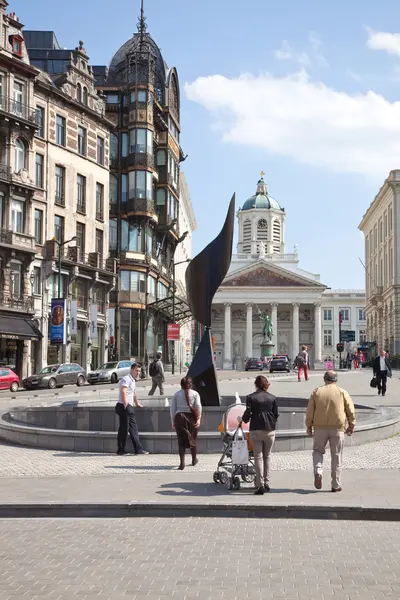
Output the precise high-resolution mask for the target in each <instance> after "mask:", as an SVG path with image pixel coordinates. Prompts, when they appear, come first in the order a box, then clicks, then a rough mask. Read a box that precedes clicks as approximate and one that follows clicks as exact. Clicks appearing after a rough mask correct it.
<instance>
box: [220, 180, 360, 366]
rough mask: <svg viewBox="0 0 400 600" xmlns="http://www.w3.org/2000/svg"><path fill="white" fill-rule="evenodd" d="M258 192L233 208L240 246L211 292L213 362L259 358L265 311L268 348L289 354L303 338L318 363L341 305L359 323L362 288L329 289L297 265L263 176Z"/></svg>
mask: <svg viewBox="0 0 400 600" xmlns="http://www.w3.org/2000/svg"><path fill="white" fill-rule="evenodd" d="M263 175H264V173H262V174H261V178H260V180H259V181H258V183H257V188H256V193H255V194H254V195H253V196H251V197H250V198H248V200H246V201H245V203H244V204H243V206H242V208H239V210H238V213H237V218H238V228H239V231H238V240H239V241H238V248H237V254H234V255H233V257H232V262H231V266H230V269H229V271H228V274H227V276H226V278H225V280H224V282H223V283H222V285H221V287H220V288H219V290H218V292H217V293H216V295H215V298H214V302H213V310H212V335H213V339H214V349H215V357H216V365H217V368H224V369H232V368H234V369H235V368H236V369H241V368H243V366H244V361H245V358H246V357H252V356H254V357H259V356H261V343H262V342H263V337H262V328H263V316H262V315H264V314H265V313H267V314H268V315H269V316H270V318H271V321H272V327H273V334H272V340H271V342H272V343H273V344H274V348H273V353H274V354H288V355H289V357H290V358H291V359H293V358H294V357H295V356H296V355H297V354H298V352H299V349H300V348H301V346H302V345H303V344H305V345H307V346H308V348H309V354H310V362H311V363H312V364H313V365H314V366H322V360H323V358H325V357H328V356H332V355H333V354H334V348H335V345H336V343H337V342H338V341H339V332H338V321H339V311H342V314H344V316H345V317H346V320H344V321H343V328H344V329H350V328H351V327H354V328H355V329H357V334H356V335H357V337H356V344H358V343H360V341H362V338H363V335H364V329H362V328H363V327H365V315H364V314H363V311H364V305H365V293H364V290H330V289H328V286H326V285H324V284H323V283H322V282H321V281H320V276H319V275H316V274H314V273H310V272H308V271H305V270H304V269H302V268H301V267H300V266H299V255H298V250H297V247H296V246H295V247H294V250H293V252H292V253H290V254H288V253H286V250H285V231H284V226H285V219H286V211H285V209H284V208H283V207H282V206H281V205H280V204H279V202H277V201H276V200H275V199H274V198H272V197H271V196H270V195H269V193H268V189H267V184H266V183H265V181H264V178H263Z"/></svg>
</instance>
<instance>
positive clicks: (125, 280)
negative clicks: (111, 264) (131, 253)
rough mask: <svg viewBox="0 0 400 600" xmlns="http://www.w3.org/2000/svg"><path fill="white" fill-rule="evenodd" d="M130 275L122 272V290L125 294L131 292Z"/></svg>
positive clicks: (128, 272) (127, 272)
mask: <svg viewBox="0 0 400 600" xmlns="http://www.w3.org/2000/svg"><path fill="white" fill-rule="evenodd" d="M129 274H130V271H121V290H122V291H124V292H128V291H129Z"/></svg>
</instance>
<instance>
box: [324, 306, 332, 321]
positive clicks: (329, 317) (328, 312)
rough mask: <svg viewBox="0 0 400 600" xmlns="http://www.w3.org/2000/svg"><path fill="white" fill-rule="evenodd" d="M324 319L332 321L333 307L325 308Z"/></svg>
mask: <svg viewBox="0 0 400 600" xmlns="http://www.w3.org/2000/svg"><path fill="white" fill-rule="evenodd" d="M324 321H332V309H331V308H324Z"/></svg>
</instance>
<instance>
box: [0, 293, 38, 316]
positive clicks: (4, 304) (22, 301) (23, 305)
mask: <svg viewBox="0 0 400 600" xmlns="http://www.w3.org/2000/svg"><path fill="white" fill-rule="evenodd" d="M0 309H2V310H10V311H13V312H20V313H21V312H23V313H32V312H34V297H33V296H27V295H19V294H10V293H8V294H4V293H3V292H1V293H0Z"/></svg>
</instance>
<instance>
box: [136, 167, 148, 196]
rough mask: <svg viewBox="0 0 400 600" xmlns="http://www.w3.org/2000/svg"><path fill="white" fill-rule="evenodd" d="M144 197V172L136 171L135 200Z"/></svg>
mask: <svg viewBox="0 0 400 600" xmlns="http://www.w3.org/2000/svg"><path fill="white" fill-rule="evenodd" d="M145 197H146V171H136V198H145Z"/></svg>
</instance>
